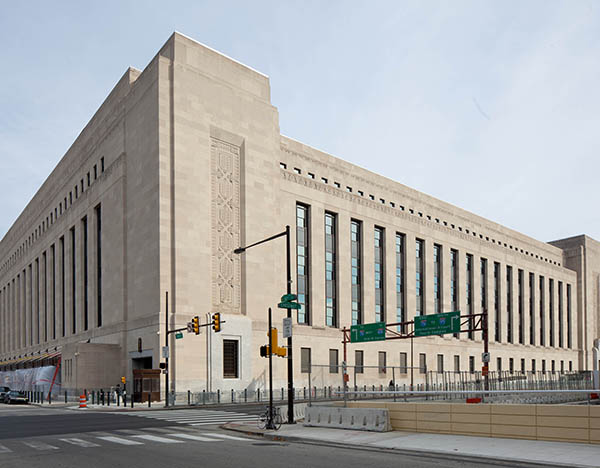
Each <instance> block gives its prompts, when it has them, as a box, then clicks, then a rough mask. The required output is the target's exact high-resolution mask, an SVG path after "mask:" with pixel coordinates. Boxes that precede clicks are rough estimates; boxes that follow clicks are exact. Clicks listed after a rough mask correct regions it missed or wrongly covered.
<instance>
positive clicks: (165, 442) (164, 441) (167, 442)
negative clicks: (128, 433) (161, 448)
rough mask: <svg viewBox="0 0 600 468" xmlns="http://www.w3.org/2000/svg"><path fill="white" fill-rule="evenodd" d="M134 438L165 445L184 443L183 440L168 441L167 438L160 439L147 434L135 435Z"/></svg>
mask: <svg viewBox="0 0 600 468" xmlns="http://www.w3.org/2000/svg"><path fill="white" fill-rule="evenodd" d="M132 437H136V438H138V439H144V440H150V441H152V442H161V443H163V444H181V443H183V441H182V440H174V439H167V438H166V437H159V436H154V435H147V434H141V435H134V436H132Z"/></svg>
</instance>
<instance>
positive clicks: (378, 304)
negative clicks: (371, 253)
mask: <svg viewBox="0 0 600 468" xmlns="http://www.w3.org/2000/svg"><path fill="white" fill-rule="evenodd" d="M384 243H385V239H384V231H383V228H380V227H377V226H375V321H376V322H385V312H384V311H385V301H384V281H385V275H384V264H383V258H384V253H383V252H384V251H383V249H384V247H383V246H384Z"/></svg>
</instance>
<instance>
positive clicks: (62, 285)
mask: <svg viewBox="0 0 600 468" xmlns="http://www.w3.org/2000/svg"><path fill="white" fill-rule="evenodd" d="M59 245H60V276H61V279H60V288H61V294H60V304H61V309H60V310H61V314H62V321H61V324H62V325H61V326H62V336H65V335H66V333H67V325H66V323H67V321H66V320H65V319H66V315H67V311H66V307H65V305H66V304H65V302H66V301H65V295H66V294H65V293H66V289H67V288H66V284H65V283H66V282H65V266H66V265H65V237H64V236H62V237H61V238H60V241H59Z"/></svg>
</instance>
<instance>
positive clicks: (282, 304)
mask: <svg viewBox="0 0 600 468" xmlns="http://www.w3.org/2000/svg"><path fill="white" fill-rule="evenodd" d="M277 307H279V308H280V309H296V310H298V309H300V307H302V306H301V305H300V304H298V303H297V302H280V303H279V304H277Z"/></svg>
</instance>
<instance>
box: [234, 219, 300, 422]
mask: <svg viewBox="0 0 600 468" xmlns="http://www.w3.org/2000/svg"><path fill="white" fill-rule="evenodd" d="M283 236H285V237H286V282H287V294H291V293H292V258H291V247H290V242H291V239H290V226H289V225H287V226H286V227H285V231H283V232H280V233H279V234H275V235H273V236H271V237H267V238H266V239H263V240H261V241H258V242H255V243H254V244H250V245H247V246H246V247H238V248H237V249H235V250H234V251H233V253H234V254H238V255H239V254H241V253H244V252H245V251H246V250H248V249H249V248H251V247H254V246H256V245H260V244H264V243H265V242H269V241H272V240H274V239H277V238H279V237H283ZM287 316H288V318H290V319H291V318H292V310H291V309H287ZM287 348H288V354H287V359H288V362H287V364H288V424H294V423H295V421H294V367H293V365H292V364H293V361H292V337H291V335H290V336H289V337H288V339H287Z"/></svg>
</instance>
